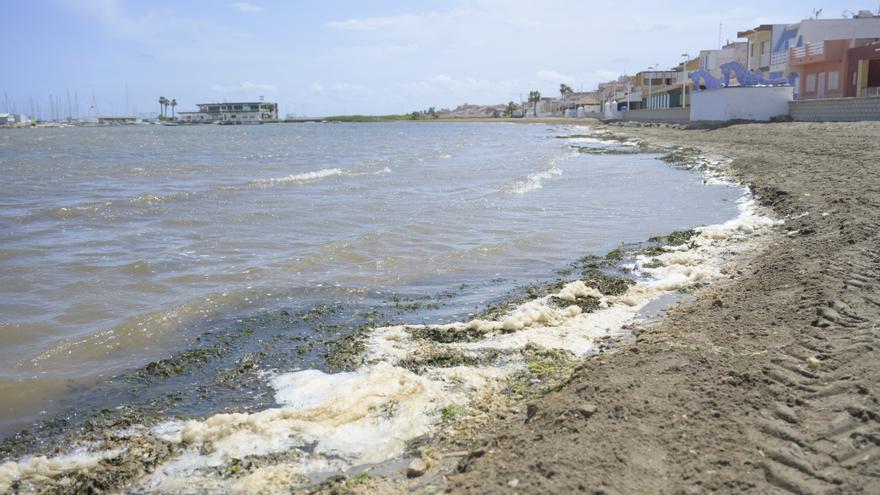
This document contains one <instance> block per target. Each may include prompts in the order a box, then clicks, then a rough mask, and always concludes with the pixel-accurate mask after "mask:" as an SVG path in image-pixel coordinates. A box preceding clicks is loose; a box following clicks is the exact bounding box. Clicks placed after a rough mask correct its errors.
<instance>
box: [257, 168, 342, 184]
mask: <svg viewBox="0 0 880 495" xmlns="http://www.w3.org/2000/svg"><path fill="white" fill-rule="evenodd" d="M342 173H343V172H342V169H340V168H324V169H321V170H314V171H312V172H303V173H301V174H291V175H287V176H284V177H272V178H269V179H260V180H255V181H253V182H251V184H255V185H274V184H304V183H306V182H314V181H316V180H321V179H326V178H327V177H333V176H336V175H342Z"/></svg>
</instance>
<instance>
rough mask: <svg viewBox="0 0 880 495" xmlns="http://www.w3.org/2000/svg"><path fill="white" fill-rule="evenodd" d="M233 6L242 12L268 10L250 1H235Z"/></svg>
mask: <svg viewBox="0 0 880 495" xmlns="http://www.w3.org/2000/svg"><path fill="white" fill-rule="evenodd" d="M232 6H233V7H235V8H236V9H238V10H240V11H241V12H262V11H264V10H266V9H264V8H263V7H260V6H259V5H254V4H252V3H248V2H235V3H233V4H232Z"/></svg>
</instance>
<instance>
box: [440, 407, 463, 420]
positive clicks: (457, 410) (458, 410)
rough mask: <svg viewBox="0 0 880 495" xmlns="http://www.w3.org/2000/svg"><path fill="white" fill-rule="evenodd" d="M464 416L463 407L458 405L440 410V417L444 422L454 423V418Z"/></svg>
mask: <svg viewBox="0 0 880 495" xmlns="http://www.w3.org/2000/svg"><path fill="white" fill-rule="evenodd" d="M463 414H464V407H463V406H460V405H458V404H450V405H448V406H446V407H444V408H443V409H441V410H440V417H441V418H443V420H444V421H454V420H455V419H456V418H458V417H459V416H461V415H463Z"/></svg>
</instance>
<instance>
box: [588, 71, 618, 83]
mask: <svg viewBox="0 0 880 495" xmlns="http://www.w3.org/2000/svg"><path fill="white" fill-rule="evenodd" d="M594 75H595V76H596V78H597V79H599V80H601V81H614V80H616V79H617V78H618V77H620V76H621V74H620V72H617V71H616V70H609V69H599V70H597V71H596V72H594Z"/></svg>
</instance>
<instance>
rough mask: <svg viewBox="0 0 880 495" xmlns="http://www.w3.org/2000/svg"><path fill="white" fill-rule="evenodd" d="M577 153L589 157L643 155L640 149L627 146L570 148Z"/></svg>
mask: <svg viewBox="0 0 880 495" xmlns="http://www.w3.org/2000/svg"><path fill="white" fill-rule="evenodd" d="M572 148H574V149H575V150H577V152H578V153H586V154H590V155H635V154H639V153H645V151H644V150H642V149H641V148H637V147H635V146H627V147H620V148H605V147H597V146H572Z"/></svg>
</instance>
